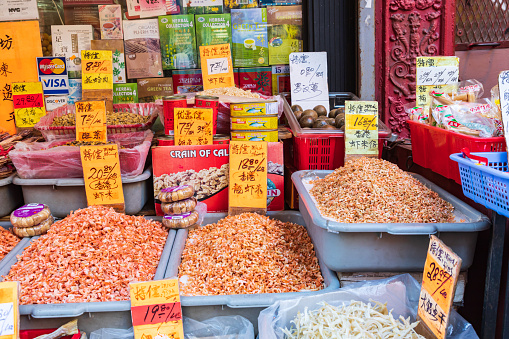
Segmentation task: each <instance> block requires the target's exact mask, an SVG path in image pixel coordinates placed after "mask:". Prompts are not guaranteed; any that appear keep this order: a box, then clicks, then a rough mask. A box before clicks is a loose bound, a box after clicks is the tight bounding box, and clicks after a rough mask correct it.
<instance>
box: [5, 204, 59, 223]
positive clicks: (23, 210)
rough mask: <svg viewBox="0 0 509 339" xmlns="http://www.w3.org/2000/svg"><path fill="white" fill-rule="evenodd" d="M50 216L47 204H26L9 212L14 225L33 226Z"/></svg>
mask: <svg viewBox="0 0 509 339" xmlns="http://www.w3.org/2000/svg"><path fill="white" fill-rule="evenodd" d="M50 217H51V211H50V209H49V207H48V206H46V205H43V204H28V205H25V206H22V207H20V208H18V209H17V210H15V211H14V212H12V213H11V224H12V225H13V226H14V227H20V228H21V227H33V226H35V225H38V224H40V223H41V222H43V221H45V220H47V219H48V218H50Z"/></svg>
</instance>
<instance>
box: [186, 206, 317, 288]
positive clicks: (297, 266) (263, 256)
mask: <svg viewBox="0 0 509 339" xmlns="http://www.w3.org/2000/svg"><path fill="white" fill-rule="evenodd" d="M179 280H180V288H181V293H182V294H183V295H221V294H255V293H284V292H299V291H303V290H307V291H316V290H320V289H322V288H323V277H322V275H321V273H320V267H319V265H318V259H317V258H316V256H315V251H314V249H313V244H312V243H311V240H310V239H309V236H308V234H307V231H306V229H305V228H304V227H303V226H301V225H297V224H293V223H290V222H282V221H279V220H274V219H270V218H268V217H265V216H261V215H258V214H254V213H244V214H240V215H237V216H229V217H226V218H224V219H222V220H220V221H218V222H217V224H210V225H207V226H205V227H201V228H197V229H195V230H191V231H189V236H188V238H187V241H186V246H185V248H184V251H183V253H182V262H181V264H180V267H179Z"/></svg>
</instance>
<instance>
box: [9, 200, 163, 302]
mask: <svg viewBox="0 0 509 339" xmlns="http://www.w3.org/2000/svg"><path fill="white" fill-rule="evenodd" d="M167 236H168V231H167V230H166V229H165V228H164V227H163V226H162V225H161V223H160V222H156V221H151V220H146V219H144V218H143V217H135V216H128V215H125V214H121V213H117V212H115V211H114V210H113V209H112V208H107V207H102V206H91V207H88V208H85V209H81V210H78V211H75V212H74V213H71V214H70V215H69V216H68V217H67V218H65V219H63V220H60V221H57V222H55V223H54V224H53V225H52V226H51V228H50V230H49V231H48V233H47V234H45V235H43V236H41V237H40V238H39V239H37V240H35V241H34V242H32V244H31V245H30V246H29V247H28V248H27V249H25V251H24V252H23V254H22V255H21V256H19V257H18V262H17V263H16V264H14V265H13V266H12V268H11V271H10V272H9V274H8V275H7V276H6V277H5V280H6V281H19V282H20V284H21V297H20V301H21V304H24V305H26V304H48V303H74V302H94V301H116V300H129V282H132V281H147V280H152V279H153V278H154V275H155V272H156V268H157V265H158V263H159V259H160V257H161V253H162V251H163V247H164V244H165V242H166V238H167Z"/></svg>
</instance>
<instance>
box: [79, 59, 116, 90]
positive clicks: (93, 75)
mask: <svg viewBox="0 0 509 339" xmlns="http://www.w3.org/2000/svg"><path fill="white" fill-rule="evenodd" d="M81 60H82V63H81V66H82V67H81V72H82V74H83V78H82V88H83V90H91V89H110V90H113V62H112V53H111V51H89V50H85V51H81Z"/></svg>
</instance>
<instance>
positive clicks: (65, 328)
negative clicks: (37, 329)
mask: <svg viewBox="0 0 509 339" xmlns="http://www.w3.org/2000/svg"><path fill="white" fill-rule="evenodd" d="M78 333H80V331H79V330H78V319H75V320H73V321H69V322H68V323H67V324H65V325H62V326H60V327H59V328H57V329H56V330H55V331H53V332H51V333H48V334H43V335H40V336H38V337H36V338H35V339H58V338H62V337H64V336H68V335H73V334H78Z"/></svg>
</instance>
